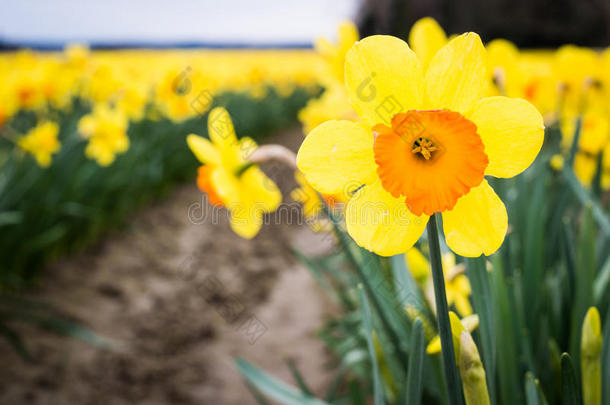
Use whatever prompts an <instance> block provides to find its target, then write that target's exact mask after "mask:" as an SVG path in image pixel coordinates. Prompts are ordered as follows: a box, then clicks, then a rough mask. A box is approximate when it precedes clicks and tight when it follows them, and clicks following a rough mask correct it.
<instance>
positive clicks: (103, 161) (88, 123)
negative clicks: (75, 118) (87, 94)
mask: <svg viewBox="0 0 610 405" xmlns="http://www.w3.org/2000/svg"><path fill="white" fill-rule="evenodd" d="M127 127H128V120H127V117H126V116H125V114H124V113H123V112H122V111H120V110H118V109H116V108H110V107H109V106H108V105H107V104H105V103H99V104H96V105H95V107H94V108H93V111H92V112H91V113H90V114H88V115H85V116H84V117H82V118H81V119H80V121H79V122H78V132H79V133H80V134H81V136H83V137H84V138H85V139H87V140H88V141H89V143H88V144H87V148H86V149H85V155H86V156H87V157H88V158H89V159H95V160H96V161H97V163H98V164H99V165H100V166H108V165H110V164H112V162H114V159H115V156H116V155H117V154H119V153H123V152H125V151H127V149H129V137H128V136H127Z"/></svg>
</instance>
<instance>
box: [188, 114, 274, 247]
mask: <svg viewBox="0 0 610 405" xmlns="http://www.w3.org/2000/svg"><path fill="white" fill-rule="evenodd" d="M208 134H209V136H210V140H211V142H210V141H209V140H207V139H205V138H203V137H201V136H198V135H194V134H191V135H189V136H188V137H187V139H186V140H187V143H188V146H189V148H190V149H191V151H192V152H193V154H195V156H196V157H197V159H198V160H199V161H200V162H201V163H202V166H200V167H199V173H198V178H197V185H198V186H199V188H200V189H201V190H202V191H203V192H205V193H206V194H207V195H208V199H209V201H210V203H211V204H213V205H215V206H217V207H226V208H227V209H228V210H229V211H230V214H231V218H230V220H231V228H232V229H233V231H234V232H235V233H236V234H238V235H239V236H241V237H244V238H252V237H254V236H255V235H256V234H257V233H258V231H259V230H260V228H261V225H262V223H263V214H264V213H267V212H272V211H275V210H276V209H277V207H278V206H279V205H280V203H281V201H282V195H281V193H280V191H279V190H278V188H277V186H276V185H275V183H273V181H271V180H270V179H269V178H268V177H267V176H266V175H265V174H264V173H263V172H262V171H261V170H260V169H259V168H258V167H257V166H256V165H253V164H252V163H250V162H249V161H248V160H247V158H248V156H249V155H250V154H251V153H252V152H254V150H256V148H257V145H256V143H255V142H254V141H253V140H252V139H250V138H242V139H239V140H238V139H237V137H236V135H235V130H234V129H233V123H232V121H231V117H230V116H229V113H228V112H227V111H226V110H225V109H223V108H215V109H213V110H212V111H210V115H209V116H208Z"/></svg>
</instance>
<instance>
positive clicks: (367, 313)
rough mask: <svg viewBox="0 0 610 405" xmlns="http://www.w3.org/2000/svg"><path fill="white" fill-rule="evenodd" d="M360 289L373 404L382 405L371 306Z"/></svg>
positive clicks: (381, 387)
mask: <svg viewBox="0 0 610 405" xmlns="http://www.w3.org/2000/svg"><path fill="white" fill-rule="evenodd" d="M359 289H360V307H361V310H362V326H363V327H364V336H365V338H366V344H367V347H368V349H369V355H370V357H371V364H372V365H373V398H374V400H375V405H383V385H381V377H380V375H379V365H378V364H377V355H376V353H375V345H374V343H373V323H372V320H371V308H370V306H369V301H368V299H367V298H366V293H365V292H364V289H363V288H362V287H360V288H359Z"/></svg>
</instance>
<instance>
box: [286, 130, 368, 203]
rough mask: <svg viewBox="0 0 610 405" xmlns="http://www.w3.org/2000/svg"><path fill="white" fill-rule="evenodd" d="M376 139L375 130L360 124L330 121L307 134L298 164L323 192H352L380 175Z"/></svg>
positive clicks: (311, 181)
mask: <svg viewBox="0 0 610 405" xmlns="http://www.w3.org/2000/svg"><path fill="white" fill-rule="evenodd" d="M373 141H374V140H373V133H372V132H371V131H370V130H368V129H366V128H364V127H363V126H362V125H360V124H357V123H354V122H351V121H327V122H325V123H323V124H321V125H319V126H317V127H316V128H314V130H313V131H311V132H310V133H309V135H307V137H306V138H305V140H304V141H303V144H302V145H301V147H300V149H299V153H298V154H297V166H298V168H299V170H301V171H302V172H303V174H305V177H306V179H307V181H308V182H309V184H311V186H312V187H313V188H315V189H316V190H317V191H319V192H320V193H324V194H338V193H342V192H344V191H348V192H351V191H353V190H355V189H356V188H358V187H360V186H361V185H362V184H367V183H371V182H373V181H375V179H376V178H377V175H376V173H375V171H376V169H377V166H376V165H375V157H374V152H373ZM346 188H349V190H346Z"/></svg>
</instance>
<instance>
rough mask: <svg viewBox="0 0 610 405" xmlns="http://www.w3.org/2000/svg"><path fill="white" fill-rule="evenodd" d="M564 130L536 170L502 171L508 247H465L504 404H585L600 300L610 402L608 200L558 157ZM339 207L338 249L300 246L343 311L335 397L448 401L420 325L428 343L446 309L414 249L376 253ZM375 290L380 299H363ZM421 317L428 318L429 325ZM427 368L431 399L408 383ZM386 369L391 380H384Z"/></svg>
mask: <svg viewBox="0 0 610 405" xmlns="http://www.w3.org/2000/svg"><path fill="white" fill-rule="evenodd" d="M559 137H560V134H559V131H558V128H557V127H551V128H548V129H547V133H546V139H545V145H544V147H543V149H542V151H541V153H540V155H539V156H538V158H537V160H536V161H535V162H534V164H533V165H532V166H531V167H530V168H529V169H528V170H527V171H526V172H525V173H523V174H521V175H519V176H518V177H516V178H514V179H508V180H507V179H502V180H501V181H497V182H496V181H495V179H490V183H491V184H492V186H493V187H494V189H495V190H496V192H497V193H498V194H499V195H500V197H501V198H502V200H503V201H504V203H505V205H506V207H507V210H508V214H509V234H508V235H507V237H506V239H505V241H504V244H503V245H502V247H501V248H500V250H498V252H496V253H495V254H494V255H492V256H491V257H488V258H484V257H481V258H475V259H460V258H458V261H461V262H462V263H463V264H464V265H465V266H466V275H467V277H468V278H469V281H470V285H471V289H472V295H471V301H472V304H473V307H474V311H475V313H477V314H478V316H479V327H478V329H477V330H475V331H474V332H473V333H472V335H473V338H474V339H475V343H476V344H477V347H478V348H479V352H480V355H481V360H482V362H483V365H484V368H485V371H486V376H487V385H488V389H489V396H490V399H491V403H493V404H501V405H513V404H525V403H528V404H562V403H566V404H580V402H579V401H580V397H581V394H580V392H581V385H580V384H581V382H580V379H581V378H580V370H579V363H580V340H581V336H580V335H581V329H582V322H583V319H584V316H585V313H586V311H587V309H588V308H589V307H590V306H593V305H595V306H596V307H597V308H598V310H599V312H600V315H601V319H602V326H603V332H604V333H603V339H604V342H603V353H602V375H603V377H602V391H603V401H604V402H603V403H604V404H608V403H610V402H609V401H610V395H609V392H610V391H609V390H610V383H608V381H610V380H608V376H609V375H610V361H608V359H610V324H609V322H610V299H609V298H608V297H609V296H610V251H609V248H608V247H609V246H610V245H609V243H610V237H609V235H608V232H607V224H608V217H609V215H608V207H605V206H603V205H602V204H601V202H600V200H598V199H597V197H596V196H595V195H594V194H593V193H590V192H589V191H587V190H585V189H584V188H583V187H582V186H581V185H580V184H579V183H577V184H576V185H575V184H574V180H575V178H574V175H573V172H572V169H571V168H570V167H569V166H567V167H565V168H564V169H563V170H562V171H555V170H553V169H552V168H551V166H550V165H549V160H550V158H551V156H553V155H554V154H556V153H558V152H559V139H560V138H559ZM329 214H330V213H329ZM330 218H331V220H332V222H333V224H334V234H335V236H336V238H337V241H338V246H339V249H338V251H336V252H332V253H331V254H328V255H326V256H323V257H315V258H312V257H305V256H303V255H299V254H297V256H298V257H299V258H300V259H301V260H302V261H303V263H304V264H305V265H306V266H307V267H308V268H309V270H310V271H311V273H312V275H314V277H315V279H316V280H317V281H318V282H319V283H320V285H321V286H322V287H323V288H324V290H325V291H327V292H328V293H329V295H330V296H331V297H332V298H333V299H334V300H335V301H336V302H337V304H338V305H340V306H341V308H342V311H343V313H342V315H341V316H337V317H336V318H334V319H332V320H331V321H329V322H328V323H327V324H326V325H325V326H324V327H323V328H322V330H321V331H320V337H321V338H322V339H323V340H324V341H325V342H326V344H327V345H328V347H329V348H330V349H331V351H332V352H333V353H334V354H335V355H336V356H337V359H338V366H337V369H338V372H337V377H336V380H335V382H333V392H332V395H328V396H327V397H326V398H325V400H326V401H327V402H328V403H332V404H342V403H372V402H373V399H374V398H376V396H378V395H379V392H380V391H381V392H382V393H383V399H382V400H383V402H384V403H387V404H404V403H409V404H411V403H422V404H444V403H446V402H447V398H446V392H445V391H444V388H443V387H444V386H445V383H444V377H443V372H442V364H441V361H440V359H441V356H440V354H436V355H430V354H425V355H424V356H423V359H422V363H421V364H420V363H419V360H418V359H419V356H420V355H421V353H422V344H421V343H417V342H418V341H417V339H416V337H417V336H420V334H421V332H419V331H420V330H422V328H421V326H419V325H423V330H424V331H425V333H424V334H423V335H424V336H425V339H424V341H425V343H424V345H425V344H428V343H430V340H431V338H432V335H435V334H436V333H437V330H436V321H435V316H434V311H433V309H432V307H431V305H430V299H429V297H428V298H426V293H425V291H424V287H423V286H422V285H420V284H419V283H418V282H416V281H415V280H414V278H413V277H412V275H411V274H410V273H409V269H408V266H407V265H406V263H405V259H404V255H397V256H395V257H392V258H385V257H379V256H376V255H374V254H371V253H370V252H367V251H365V250H364V249H362V248H360V247H358V246H357V245H356V244H355V243H354V242H353V241H352V240H351V239H350V238H349V237H348V235H347V234H346V233H345V231H344V225H343V224H342V222H341V220H340V219H339V218H335V217H334V216H332V215H330ZM424 245H425V243H424ZM441 246H443V244H442V243H441ZM422 250H423V249H422ZM358 286H362V287H361V288H359V287H358ZM359 296H360V298H358V297H359ZM367 302H370V308H368V310H367V308H366V307H364V308H359V307H360V306H361V305H362V303H367ZM369 311H370V313H369ZM369 316H370V319H367V318H368V317H369ZM415 318H419V319H420V321H419V322H418V323H417V324H416V325H417V326H414V324H413V322H414V321H415ZM371 328H372V329H373V330H374V332H375V336H376V337H377V339H378V342H379V346H380V347H379V348H376V356H377V357H376V359H372V358H371V355H370V352H371V350H370V342H369V340H368V339H367V337H368V335H365V336H363V335H362V330H365V331H369V330H370V329H371ZM562 353H564V354H563V355H562ZM567 353H569V355H568V354H567ZM375 361H377V362H378V365H379V367H378V368H379V370H378V371H375V370H376V368H375V366H374V365H375V363H374V362H375ZM384 364H385V367H386V368H387V369H388V370H389V372H388V373H384V367H383V366H384ZM416 373H419V374H420V378H421V380H420V381H421V401H418V400H414V399H413V395H415V396H417V397H419V395H417V394H413V392H417V390H416V389H414V388H407V387H417V386H418V384H417V381H415V376H414V375H415V374H416ZM379 381H380V382H381V383H382V384H383V389H382V390H379V389H378V388H375V387H376V386H377V384H378V382H379ZM376 401H377V402H379V401H380V400H379V399H378V398H377V399H376Z"/></svg>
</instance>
